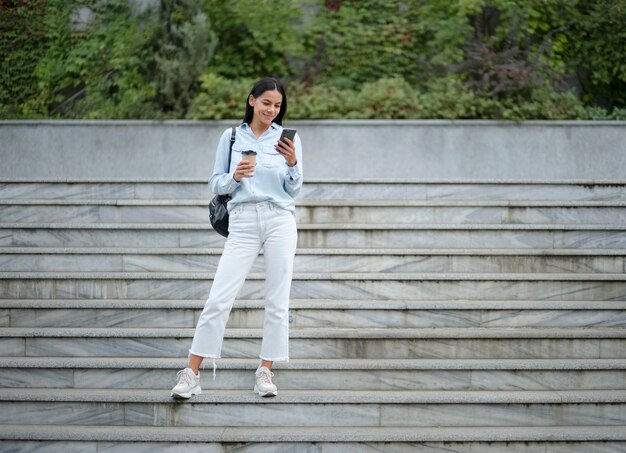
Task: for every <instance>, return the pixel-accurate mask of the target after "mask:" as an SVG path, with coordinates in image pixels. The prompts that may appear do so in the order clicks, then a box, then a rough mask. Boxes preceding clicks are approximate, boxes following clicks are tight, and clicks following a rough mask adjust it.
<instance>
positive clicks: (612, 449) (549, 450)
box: [546, 441, 626, 453]
mask: <svg viewBox="0 0 626 453" xmlns="http://www.w3.org/2000/svg"><path fill="white" fill-rule="evenodd" d="M624 451H626V442H625V441H621V442H620V441H616V442H611V441H608V442H600V441H597V442H581V443H575V442H550V443H548V444H547V445H546V453H570V452H572V453H578V452H580V453H623V452H624Z"/></svg>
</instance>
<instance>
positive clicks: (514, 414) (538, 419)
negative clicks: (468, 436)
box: [380, 403, 626, 426]
mask: <svg viewBox="0 0 626 453" xmlns="http://www.w3.org/2000/svg"><path fill="white" fill-rule="evenodd" d="M624 422H626V405H625V404H587V403H583V404H567V403H562V404H537V403H532V404H471V405H464V404H458V403H453V404H385V405H382V407H381V422H380V423H381V426H568V425H569V426H574V425H583V426H585V425H586V426H593V425H598V426H608V425H620V424H624Z"/></svg>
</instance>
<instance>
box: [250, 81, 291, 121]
mask: <svg viewBox="0 0 626 453" xmlns="http://www.w3.org/2000/svg"><path fill="white" fill-rule="evenodd" d="M248 102H249V103H250V105H251V106H252V108H253V109H254V115H253V116H252V122H253V123H254V122H258V123H260V124H262V125H263V126H266V127H269V126H270V125H271V124H272V121H274V118H276V116H277V115H278V113H279V112H280V105H281V103H282V102H283V95H282V94H280V92H279V91H278V90H272V91H264V92H263V93H261V95H260V96H259V97H256V98H255V97H254V96H252V95H250V98H249V99H248Z"/></svg>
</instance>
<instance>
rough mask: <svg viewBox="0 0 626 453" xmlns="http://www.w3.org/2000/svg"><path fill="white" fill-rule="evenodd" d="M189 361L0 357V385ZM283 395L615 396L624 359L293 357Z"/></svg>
mask: <svg viewBox="0 0 626 453" xmlns="http://www.w3.org/2000/svg"><path fill="white" fill-rule="evenodd" d="M186 364H187V361H186V359H159V358H136V357H132V358H130V357H124V358H118V357H112V358H106V357H98V358H80V357H0V387H7V388H9V387H13V388H74V389H89V388H99V389H105V388H111V389H133V388H134V389H150V388H152V389H167V388H171V387H172V386H173V385H174V384H175V381H176V372H177V371H178V370H180V369H182V368H184V367H185V366H186ZM204 365H205V366H206V369H204V368H203V369H202V370H201V372H200V379H201V385H202V388H203V389H204V390H205V391H213V390H249V389H250V382H251V376H252V374H253V373H254V370H255V369H256V367H257V366H258V360H256V359H219V360H218V361H217V373H216V378H215V379H213V376H212V370H211V368H212V364H211V362H210V360H207V361H205V363H204ZM274 372H275V377H274V382H276V384H277V385H278V386H279V387H280V389H281V390H299V389H300V390H301V389H307V388H309V389H317V390H354V388H355V387H354V386H355V384H354V383H355V382H358V388H359V389H360V390H373V391H383V390H385V391H387V390H464V389H465V390H555V391H561V390H593V389H598V390H611V389H613V390H616V389H622V390H623V389H626V360H624V359H622V360H620V359H576V360H573V359H549V360H546V359H531V360H524V359H521V360H516V359H497V360H493V359H492V360H476V359H474V360H461V359H448V360H425V359H422V360H415V359H413V360H409V359H398V360H389V359H381V360H359V359H320V360H315V359H293V360H291V361H289V362H287V363H276V364H275V365H274Z"/></svg>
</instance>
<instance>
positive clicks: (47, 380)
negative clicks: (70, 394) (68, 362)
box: [0, 368, 74, 388]
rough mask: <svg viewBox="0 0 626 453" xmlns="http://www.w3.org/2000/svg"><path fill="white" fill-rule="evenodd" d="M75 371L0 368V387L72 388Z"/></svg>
mask: <svg viewBox="0 0 626 453" xmlns="http://www.w3.org/2000/svg"><path fill="white" fill-rule="evenodd" d="M73 374H74V372H73V370H71V369H63V368H48V369H45V368H36V369H27V370H25V369H21V368H0V387H13V388H23V387H29V388H35V387H41V388H72V387H73V386H74V377H73Z"/></svg>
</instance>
